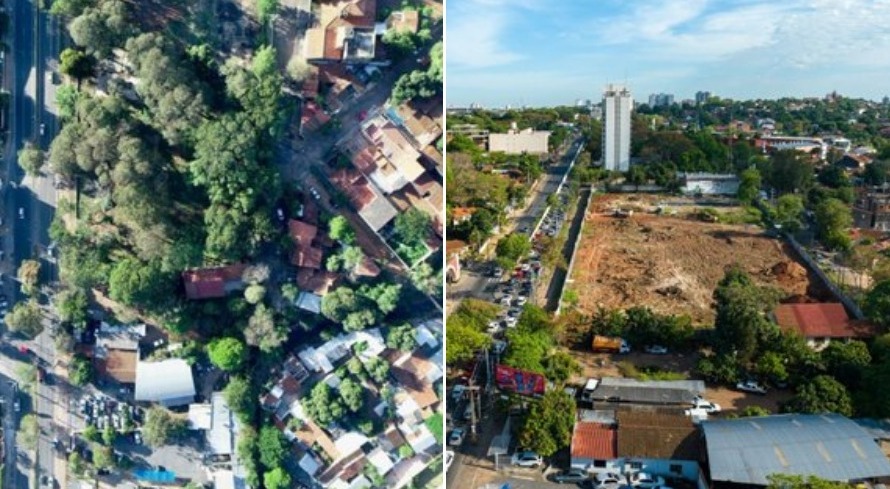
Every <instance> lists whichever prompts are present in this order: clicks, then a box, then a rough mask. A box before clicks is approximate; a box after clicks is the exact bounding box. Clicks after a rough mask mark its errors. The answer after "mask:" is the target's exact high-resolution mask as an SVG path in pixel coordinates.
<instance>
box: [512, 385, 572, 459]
mask: <svg viewBox="0 0 890 489" xmlns="http://www.w3.org/2000/svg"><path fill="white" fill-rule="evenodd" d="M575 409H576V407H575V400H574V399H572V397H571V396H570V395H569V394H567V393H566V392H564V391H563V390H561V389H556V390H550V391H547V393H545V394H544V397H542V398H541V400H540V401H538V402H536V403H534V404H532V406H531V410H530V411H529V414H528V417H527V418H526V419H525V422H524V423H523V428H522V430H521V431H520V435H519V443H520V444H521V446H523V447H528V448H529V449H531V450H534V451H535V452H537V453H538V455H541V456H542V457H550V456H551V455H553V454H555V453H556V452H558V451H559V450H562V449H563V448H565V447H568V446H569V445H570V444H571V441H572V430H573V429H574V426H575Z"/></svg>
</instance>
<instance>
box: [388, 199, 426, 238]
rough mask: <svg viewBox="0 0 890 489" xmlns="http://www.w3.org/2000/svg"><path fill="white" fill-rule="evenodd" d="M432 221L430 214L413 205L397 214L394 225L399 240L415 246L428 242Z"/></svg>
mask: <svg viewBox="0 0 890 489" xmlns="http://www.w3.org/2000/svg"><path fill="white" fill-rule="evenodd" d="M431 223H432V220H431V219H430V216H429V215H427V214H426V213H425V212H423V211H421V210H419V209H417V208H414V207H412V208H410V209H408V210H407V211H405V212H403V213H401V214H399V215H398V216H396V219H395V223H394V225H393V226H394V231H395V235H396V236H397V238H398V240H399V242H401V243H404V244H406V245H408V246H411V247H414V246H417V245H419V244H423V243H425V242H426V239H427V236H429V233H430V229H431V227H430V226H431Z"/></svg>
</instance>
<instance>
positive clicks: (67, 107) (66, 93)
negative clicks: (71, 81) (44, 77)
mask: <svg viewBox="0 0 890 489" xmlns="http://www.w3.org/2000/svg"><path fill="white" fill-rule="evenodd" d="M79 99H80V91H79V90H78V89H77V87H75V86H74V85H67V84H66V85H62V86H60V87H59V88H58V89H56V105H57V106H58V107H59V116H60V117H61V119H62V120H63V121H70V120H71V119H73V118H74V111H75V107H76V106H77V101H78V100H79Z"/></svg>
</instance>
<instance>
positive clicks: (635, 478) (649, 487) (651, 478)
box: [628, 472, 664, 489]
mask: <svg viewBox="0 0 890 489" xmlns="http://www.w3.org/2000/svg"><path fill="white" fill-rule="evenodd" d="M628 479H629V482H630V485H632V486H634V487H642V488H646V489H654V488H655V487H657V486H663V485H664V477H661V476H658V475H652V474H649V473H647V472H637V473H636V474H633V475H631V476H630V477H628Z"/></svg>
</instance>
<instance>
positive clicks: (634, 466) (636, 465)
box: [630, 462, 643, 470]
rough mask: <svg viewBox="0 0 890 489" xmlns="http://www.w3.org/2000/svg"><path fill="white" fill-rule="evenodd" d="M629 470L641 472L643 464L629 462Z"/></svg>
mask: <svg viewBox="0 0 890 489" xmlns="http://www.w3.org/2000/svg"><path fill="white" fill-rule="evenodd" d="M630 468H631V469H633V470H642V469H643V462H631V463H630Z"/></svg>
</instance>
